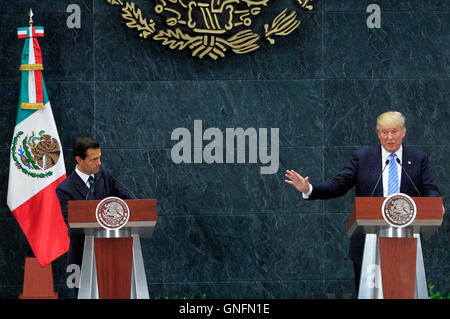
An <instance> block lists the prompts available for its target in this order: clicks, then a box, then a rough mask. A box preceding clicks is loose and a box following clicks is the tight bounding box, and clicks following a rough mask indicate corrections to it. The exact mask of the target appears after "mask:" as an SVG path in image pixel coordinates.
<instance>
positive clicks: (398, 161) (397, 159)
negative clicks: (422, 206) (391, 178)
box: [395, 157, 422, 197]
mask: <svg viewBox="0 0 450 319" xmlns="http://www.w3.org/2000/svg"><path fill="white" fill-rule="evenodd" d="M395 160H396V161H397V163H399V164H400V166H401V168H402V170H403V171H404V172H405V174H406V176H407V177H408V179H409V181H410V182H411V184H412V186H414V189H415V190H416V192H417V194H419V197H422V195H420V192H419V190H418V189H417V187H416V184H414V182H413V181H412V179H411V177H409V174H408V173H407V172H406V170H405V169H404V168H403V165H402V163H400V159H399V158H398V157H397V158H396V159H395Z"/></svg>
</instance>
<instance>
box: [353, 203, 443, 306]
mask: <svg viewBox="0 0 450 319" xmlns="http://www.w3.org/2000/svg"><path fill="white" fill-rule="evenodd" d="M412 199H413V200H414V202H415V204H416V207H417V215H416V218H415V219H414V221H413V222H412V223H411V224H410V225H409V226H407V227H403V228H397V227H392V226H390V225H389V224H388V223H387V222H386V221H385V220H384V218H383V216H382V212H381V208H382V205H383V202H384V200H385V198H384V197H357V198H356V199H355V202H354V204H353V209H352V212H351V215H350V218H349V221H348V225H347V233H348V235H349V236H350V237H351V238H356V237H361V236H365V243H364V254H363V260H362V268H361V278H360V284H359V292H358V298H359V299H382V298H384V299H403V298H407V299H414V298H415V299H427V298H428V290H427V284H426V278H425V268H424V263H423V255H422V245H421V242H420V238H421V236H429V235H431V234H432V233H433V232H434V231H435V230H436V229H437V228H438V227H439V226H441V224H442V221H443V217H444V207H443V205H442V197H412Z"/></svg>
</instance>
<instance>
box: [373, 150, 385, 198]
mask: <svg viewBox="0 0 450 319" xmlns="http://www.w3.org/2000/svg"><path fill="white" fill-rule="evenodd" d="M371 167H374V170H373V172H372V176H376V180H378V178H379V177H380V176H381V173H382V171H383V167H384V164H382V163H381V145H379V146H378V147H377V148H376V149H375V152H374V156H373V159H372V163H371ZM376 180H375V183H376ZM373 196H375V197H383V176H381V178H380V181H379V182H378V185H377V188H376V189H375V192H374V194H373Z"/></svg>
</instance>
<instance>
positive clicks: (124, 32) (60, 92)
mask: <svg viewBox="0 0 450 319" xmlns="http://www.w3.org/2000/svg"><path fill="white" fill-rule="evenodd" d="M271 2H273V4H270V5H269V6H268V7H267V8H265V9H264V10H263V12H262V13H261V15H260V16H258V19H255V23H256V22H257V23H258V24H262V23H263V22H264V23H267V21H270V20H271V19H273V17H274V16H276V15H277V14H278V13H279V12H280V11H281V10H283V9H284V8H290V9H296V10H297V11H299V12H300V9H299V6H298V4H297V2H296V1H295V0H292V1H291V0H279V1H275V0H272V1H271ZM71 3H75V4H78V5H79V6H80V9H81V29H68V28H67V25H66V18H67V16H68V15H69V13H67V12H66V8H67V6H68V5H69V4H71ZM371 3H377V4H379V5H380V7H381V10H382V13H381V14H382V15H381V28H380V29H368V27H367V25H366V19H367V16H368V13H366V8H367V6H368V5H369V4H371ZM136 5H137V6H139V7H140V8H141V9H142V10H143V12H145V14H146V15H148V16H152V17H153V18H154V19H155V22H156V23H159V24H161V23H162V21H161V19H159V18H158V16H157V15H156V14H155V13H154V11H153V8H154V3H153V1H144V0H139V1H136ZM0 7H1V9H0V50H1V51H0V56H1V58H2V67H1V68H0V95H1V96H2V100H3V107H2V109H1V111H0V112H1V117H0V124H1V125H2V127H3V130H2V131H1V132H0V159H1V163H3V165H2V168H1V169H0V200H1V204H0V243H1V244H0V298H16V297H17V296H18V294H19V293H20V292H21V290H22V287H21V286H22V283H23V268H24V257H25V256H27V255H28V254H29V253H30V249H29V247H28V244H27V242H26V239H25V237H24V235H23V233H22V232H21V230H20V228H19V226H18V224H17V222H16V221H15V219H14V218H13V217H12V215H11V213H10V211H9V210H8V208H7V206H6V193H7V180H8V167H9V147H10V143H11V138H12V133H13V127H14V123H15V114H16V107H17V101H18V95H19V89H20V72H19V64H20V55H21V52H22V47H23V40H19V39H17V37H16V29H17V27H21V26H26V25H27V21H28V18H27V12H28V10H29V8H30V7H32V8H33V11H34V12H35V22H36V25H42V26H44V27H45V37H44V38H42V39H40V40H39V42H40V45H41V48H42V50H43V54H44V55H43V57H44V67H45V71H44V78H45V80H46V85H47V89H48V93H49V97H50V100H51V103H52V108H53V110H54V116H55V120H56V122H57V126H58V129H59V134H60V138H61V141H62V144H63V148H64V151H65V160H66V169H67V172H68V173H70V172H71V171H72V170H73V168H74V162H73V160H72V157H71V143H72V140H73V139H74V137H75V136H78V135H90V136H93V137H95V138H97V139H98V140H99V141H100V143H101V144H102V154H103V158H102V159H103V165H104V166H105V167H108V168H112V169H114V171H115V172H116V174H117V178H118V179H119V180H120V181H122V182H123V183H124V184H125V185H127V186H128V187H129V188H130V189H131V190H132V191H134V192H135V193H136V195H137V196H138V197H140V198H156V199H157V200H158V224H157V226H156V229H155V232H154V236H153V237H152V238H151V239H145V240H142V247H143V254H144V258H145V266H146V271H147V280H148V285H149V290H150V295H151V296H162V297H164V296H175V295H185V294H189V295H195V296H200V295H201V294H203V293H206V296H207V298H310V297H311V296H312V295H313V294H323V293H346V292H353V291H354V285H353V270H352V263H351V261H350V260H349V259H348V258H347V247H348V238H347V235H346V223H347V219H348V215H349V211H350V210H351V205H352V202H353V198H354V195H353V193H352V192H350V193H349V194H347V195H346V196H344V197H343V198H339V199H333V200H329V201H314V202H305V201H303V200H302V199H301V196H300V194H299V193H298V192H296V191H295V190H294V189H293V188H292V187H290V186H289V185H287V184H285V182H284V170H285V169H296V170H297V171H299V172H302V173H304V174H305V175H308V176H310V180H311V181H313V182H314V181H322V180H325V179H328V178H331V177H333V176H334V174H335V173H337V172H338V171H339V170H340V169H341V168H342V167H343V165H344V164H345V163H346V161H347V159H348V157H349V155H350V154H351V151H352V150H354V149H356V148H358V147H361V146H367V145H373V144H376V143H377V142H378V140H377V137H376V135H375V131H374V126H375V119H376V116H377V115H378V114H379V113H381V112H384V111H387V110H390V109H392V108H395V109H397V110H399V111H401V112H403V113H404V114H405V115H406V117H407V128H408V133H407V136H406V138H405V140H404V142H405V144H407V145H410V146H415V147H418V148H420V149H422V150H424V151H426V152H427V153H428V154H429V155H430V167H431V171H432V173H433V175H434V178H435V182H436V184H437V185H438V186H439V188H440V190H441V193H442V196H443V197H444V199H447V198H448V196H450V193H449V187H450V179H449V177H448V176H449V175H450V164H449V161H448V158H449V156H450V144H449V137H450V133H449V132H450V131H449V130H448V127H447V125H448V123H449V120H450V107H449V101H450V99H449V92H450V91H449V88H450V82H449V79H448V75H449V69H450V57H449V52H450V41H449V36H448V35H449V34H450V2H446V1H438V0H435V1H433V0H428V1H417V0H404V1H388V0H384V1H381V0H378V1H375V0H373V1H359V0H358V1H357V0H353V1H352V0H340V1H338V0H322V1H321V0H317V1H316V3H315V8H314V10H313V11H312V12H311V13H305V12H302V13H301V19H302V20H303V23H302V24H301V26H300V28H299V29H298V30H297V31H295V32H294V33H293V34H292V35H290V36H288V37H284V38H279V39H278V40H277V43H276V44H275V45H274V46H271V45H269V44H268V42H263V41H261V48H260V49H258V50H257V51H254V52H252V53H250V54H247V55H232V54H230V56H228V57H227V58H225V59H220V60H218V61H212V60H210V59H206V58H205V59H203V60H200V59H197V58H193V57H191V56H190V53H189V52H188V51H172V50H169V49H167V48H166V47H163V46H161V45H160V43H157V42H154V41H151V40H145V39H142V38H139V37H138V36H137V33H136V32H135V31H134V30H131V29H128V28H126V27H125V25H124V21H123V20H122V18H121V17H120V9H119V8H118V7H113V6H110V5H109V4H108V3H107V2H106V1H103V0H87V1H80V0H67V1H49V0H46V1H44V0H42V1H29V0H21V1H9V2H7V3H2V4H1V5H0ZM194 120H202V124H203V129H204V130H205V129H206V128H209V127H215V128H218V129H220V130H222V132H225V130H226V128H238V127H241V128H244V129H246V128H250V127H253V128H279V169H278V171H277V173H276V174H271V175H262V174H260V167H261V163H236V162H234V163H224V164H217V163H213V164H207V163H204V162H203V163H199V164H193V163H192V164H175V163H174V162H173V161H172V159H171V148H172V147H173V145H174V144H175V143H176V142H175V141H172V140H171V133H172V131H173V130H174V129H176V128H178V127H185V128H187V129H189V130H190V131H191V132H193V129H194ZM205 144H206V143H204V144H203V145H205ZM447 202H448V201H447V200H445V204H446V205H447ZM447 210H449V207H448V206H447ZM448 241H449V222H448V216H446V217H445V220H444V224H443V225H442V227H441V228H440V229H439V230H438V232H436V233H435V234H434V235H433V236H432V237H431V238H428V239H425V240H424V241H423V249H424V256H425V267H426V271H427V278H428V282H429V283H433V284H435V285H436V290H439V291H442V292H448V291H450V279H449V277H448V273H449V270H450V268H449V267H450V264H449V260H450V256H449V249H448V244H447V243H448ZM65 262H66V256H62V257H61V258H59V259H58V260H56V261H55V262H54V263H53V269H54V273H55V285H56V290H57V291H58V293H59V294H60V297H62V298H73V294H72V291H71V290H70V289H68V288H67V287H66V278H67V275H68V274H67V273H66V268H65V267H66V263H65Z"/></svg>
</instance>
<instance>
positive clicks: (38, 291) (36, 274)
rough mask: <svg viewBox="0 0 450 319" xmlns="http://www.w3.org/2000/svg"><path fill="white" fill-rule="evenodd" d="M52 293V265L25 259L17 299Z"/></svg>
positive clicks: (52, 295) (54, 294)
mask: <svg viewBox="0 0 450 319" xmlns="http://www.w3.org/2000/svg"><path fill="white" fill-rule="evenodd" d="M33 15H34V14H33V10H31V8H30V12H29V14H28V16H29V17H30V19H29V20H28V23H29V25H30V27H32V26H33ZM57 298H58V293H57V292H55V291H54V283H53V269H52V263H51V262H50V263H48V264H47V265H46V266H44V267H42V266H41V265H40V264H39V262H38V260H37V258H36V257H35V256H34V254H33V256H31V257H25V270H24V278H23V290H22V293H21V294H20V295H19V299H57Z"/></svg>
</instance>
